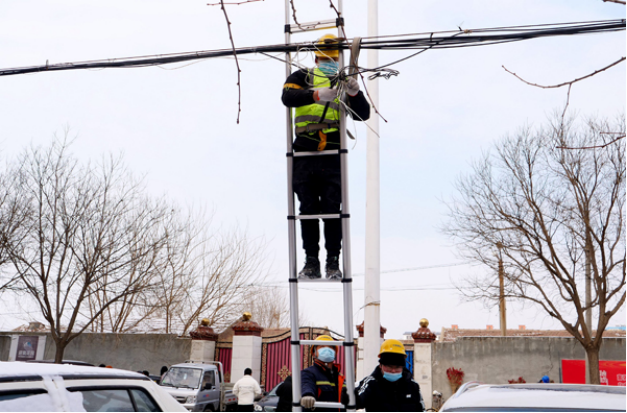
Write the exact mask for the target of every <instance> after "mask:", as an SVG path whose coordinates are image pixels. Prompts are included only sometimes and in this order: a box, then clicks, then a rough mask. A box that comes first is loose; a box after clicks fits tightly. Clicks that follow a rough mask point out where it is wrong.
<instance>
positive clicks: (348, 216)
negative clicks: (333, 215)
mask: <svg viewBox="0 0 627 413" xmlns="http://www.w3.org/2000/svg"><path fill="white" fill-rule="evenodd" d="M350 217H351V214H340V218H350Z"/></svg>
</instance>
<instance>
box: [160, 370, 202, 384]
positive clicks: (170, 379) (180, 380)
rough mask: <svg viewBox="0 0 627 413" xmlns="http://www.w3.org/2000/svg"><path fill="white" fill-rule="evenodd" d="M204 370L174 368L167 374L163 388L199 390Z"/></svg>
mask: <svg viewBox="0 0 627 413" xmlns="http://www.w3.org/2000/svg"><path fill="white" fill-rule="evenodd" d="M201 377H202V370H200V369H193V368H190V367H172V368H170V370H168V372H167V373H166V375H165V377H164V378H163V381H162V382H161V385H162V386H170V387H184V388H188V389H197V388H198V387H200V379H201Z"/></svg>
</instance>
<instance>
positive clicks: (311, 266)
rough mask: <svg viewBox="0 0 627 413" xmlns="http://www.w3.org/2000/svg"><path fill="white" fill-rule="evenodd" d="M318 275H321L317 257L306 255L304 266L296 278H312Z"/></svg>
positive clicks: (318, 276)
mask: <svg viewBox="0 0 627 413" xmlns="http://www.w3.org/2000/svg"><path fill="white" fill-rule="evenodd" d="M320 277H322V275H321V274H320V261H319V260H318V257H313V256H309V255H308V256H307V258H306V259H305V266H304V267H303V269H302V270H300V272H299V273H298V278H302V279H305V280H313V279H316V278H320Z"/></svg>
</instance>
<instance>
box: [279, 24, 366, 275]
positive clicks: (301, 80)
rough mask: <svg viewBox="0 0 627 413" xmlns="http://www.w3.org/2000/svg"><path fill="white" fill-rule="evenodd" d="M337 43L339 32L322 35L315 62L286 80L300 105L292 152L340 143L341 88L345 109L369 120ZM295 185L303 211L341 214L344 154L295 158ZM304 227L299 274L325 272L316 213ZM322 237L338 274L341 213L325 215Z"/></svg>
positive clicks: (286, 91)
mask: <svg viewBox="0 0 627 413" xmlns="http://www.w3.org/2000/svg"><path fill="white" fill-rule="evenodd" d="M335 44H338V39H337V37H336V36H334V35H332V34H326V35H324V36H322V37H321V38H320V39H319V40H318V41H317V43H316V45H318V46H319V47H321V48H318V49H317V50H316V51H315V52H314V54H315V56H316V59H315V61H316V67H315V68H313V69H299V70H297V71H295V72H294V73H292V74H291V75H290V76H289V77H288V78H287V80H286V81H285V84H284V85H283V96H282V100H283V104H284V105H285V106H288V107H291V108H296V111H295V112H296V113H295V118H294V123H295V135H296V138H295V139H294V145H293V148H294V152H302V151H326V150H339V149H340V133H339V127H340V123H339V122H340V105H341V104H343V103H344V102H340V99H341V97H342V96H341V93H340V92H342V91H346V94H347V96H348V99H347V101H346V104H347V105H348V107H349V108H350V110H347V112H348V113H350V114H351V116H352V117H353V118H354V119H355V120H358V121H365V120H367V119H368V118H369V117H370V105H369V104H368V101H367V100H366V98H365V97H364V94H363V92H361V91H360V90H359V83H358V82H357V80H356V79H355V78H354V77H349V78H346V79H344V80H342V79H341V77H342V76H340V71H339V65H338V60H339V50H332V49H330V46H332V45H335ZM322 45H323V46H322ZM293 187H294V192H295V193H296V195H297V196H298V200H299V201H300V213H301V214H302V215H318V214H339V213H340V206H341V199H342V198H341V190H342V188H341V169H340V155H339V154H334V155H328V156H313V157H296V158H294V169H293ZM301 232H302V237H303V249H304V250H305V255H306V259H305V267H304V268H303V269H302V270H301V271H300V272H299V273H298V276H299V278H301V279H316V278H321V276H322V275H321V273H320V261H319V259H318V252H319V250H320V246H319V242H320V226H319V221H318V219H307V220H301ZM324 238H325V240H326V244H325V248H326V250H327V262H326V277H327V278H328V279H332V280H340V279H341V278H342V272H341V271H340V266H339V256H340V250H341V245H342V224H341V219H324Z"/></svg>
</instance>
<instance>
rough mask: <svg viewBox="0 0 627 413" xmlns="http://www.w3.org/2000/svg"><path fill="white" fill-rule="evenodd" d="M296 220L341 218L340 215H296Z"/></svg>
mask: <svg viewBox="0 0 627 413" xmlns="http://www.w3.org/2000/svg"><path fill="white" fill-rule="evenodd" d="M294 218H296V219H335V218H338V219H339V218H341V216H340V214H318V215H296V216H295V217H294Z"/></svg>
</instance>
